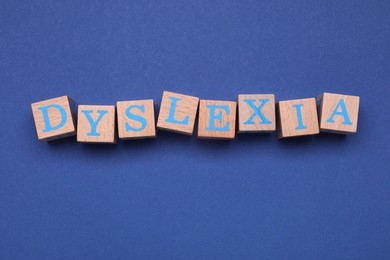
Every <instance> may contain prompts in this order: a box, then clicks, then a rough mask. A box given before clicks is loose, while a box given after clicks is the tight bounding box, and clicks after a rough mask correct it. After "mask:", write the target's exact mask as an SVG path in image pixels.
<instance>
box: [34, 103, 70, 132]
mask: <svg viewBox="0 0 390 260" xmlns="http://www.w3.org/2000/svg"><path fill="white" fill-rule="evenodd" d="M49 108H57V109H58V111H60V113H61V122H60V123H59V124H58V125H56V126H51V125H50V120H49V113H48V112H47V110H48V109H49ZM38 110H41V111H42V114H43V121H44V122H45V129H43V131H42V132H44V133H46V132H50V131H54V130H57V129H60V128H61V127H63V126H64V125H65V123H66V112H65V109H64V108H63V107H62V106H60V105H57V104H53V105H48V106H43V107H38Z"/></svg>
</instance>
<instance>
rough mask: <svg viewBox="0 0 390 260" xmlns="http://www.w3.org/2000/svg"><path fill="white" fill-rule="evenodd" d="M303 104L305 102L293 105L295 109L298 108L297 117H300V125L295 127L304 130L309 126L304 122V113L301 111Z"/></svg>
mask: <svg viewBox="0 0 390 260" xmlns="http://www.w3.org/2000/svg"><path fill="white" fill-rule="evenodd" d="M302 106H303V104H296V105H293V107H295V109H296V110H297V119H298V126H297V127H296V128H295V130H302V129H306V128H307V126H305V125H304V124H303V122H302V113H301V107H302Z"/></svg>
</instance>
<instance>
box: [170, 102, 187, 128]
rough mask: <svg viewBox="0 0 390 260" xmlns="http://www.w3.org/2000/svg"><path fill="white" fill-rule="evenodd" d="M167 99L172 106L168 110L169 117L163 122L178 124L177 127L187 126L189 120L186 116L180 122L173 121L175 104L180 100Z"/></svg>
mask: <svg viewBox="0 0 390 260" xmlns="http://www.w3.org/2000/svg"><path fill="white" fill-rule="evenodd" d="M169 99H170V100H171V101H172V104H171V108H170V110H169V117H168V118H167V119H166V120H165V122H168V123H174V124H179V125H188V120H189V118H190V117H189V116H186V117H185V118H184V119H183V120H181V121H179V120H176V119H175V110H176V103H177V101H179V100H181V99H180V98H176V97H169Z"/></svg>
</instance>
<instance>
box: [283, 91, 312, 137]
mask: <svg viewBox="0 0 390 260" xmlns="http://www.w3.org/2000/svg"><path fill="white" fill-rule="evenodd" d="M277 108H278V117H279V133H278V137H279V138H285V137H293V136H304V135H314V134H318V133H319V127H318V116H317V107H316V100H315V98H306V99H295V100H286V101H280V102H279V103H278V104H277Z"/></svg>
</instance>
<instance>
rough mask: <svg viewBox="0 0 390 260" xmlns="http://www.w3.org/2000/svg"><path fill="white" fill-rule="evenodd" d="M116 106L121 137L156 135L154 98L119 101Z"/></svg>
mask: <svg viewBox="0 0 390 260" xmlns="http://www.w3.org/2000/svg"><path fill="white" fill-rule="evenodd" d="M116 107H117V114H118V136H119V138H120V139H132V138H147V137H156V126H155V122H154V103H153V100H152V99H147V100H135V101H119V102H117V103H116Z"/></svg>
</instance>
